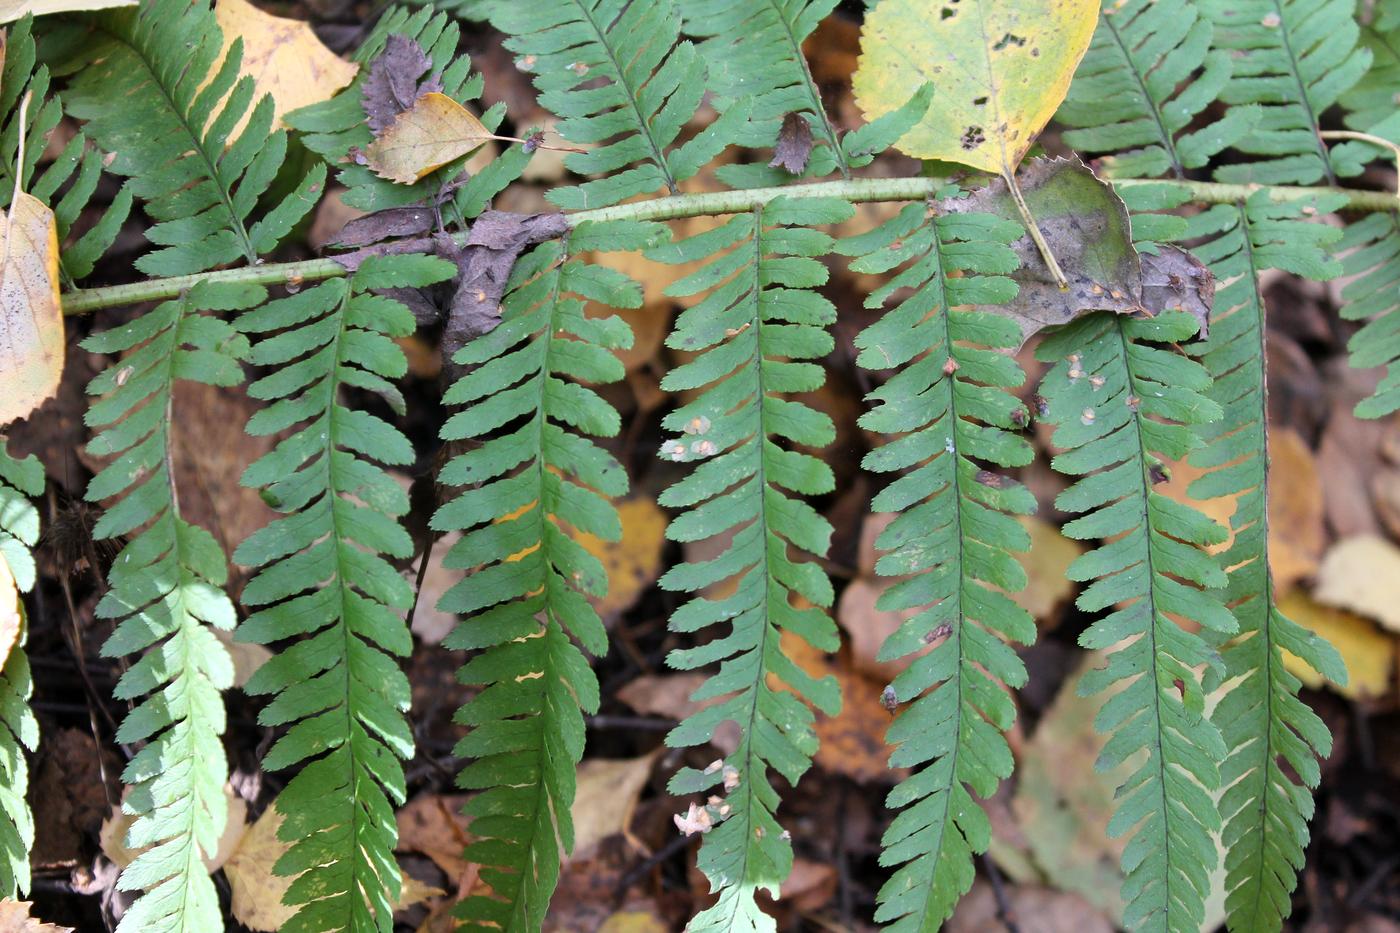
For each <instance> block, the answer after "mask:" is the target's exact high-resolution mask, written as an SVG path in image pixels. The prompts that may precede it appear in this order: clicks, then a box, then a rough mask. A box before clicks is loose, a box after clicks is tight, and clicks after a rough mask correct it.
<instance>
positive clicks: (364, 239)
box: [332, 206, 434, 247]
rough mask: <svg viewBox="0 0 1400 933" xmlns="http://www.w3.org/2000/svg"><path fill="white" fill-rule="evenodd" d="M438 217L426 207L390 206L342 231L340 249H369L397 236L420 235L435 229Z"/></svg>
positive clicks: (334, 242)
mask: <svg viewBox="0 0 1400 933" xmlns="http://www.w3.org/2000/svg"><path fill="white" fill-rule="evenodd" d="M433 220H434V215H433V212H432V210H430V209H429V208H426V207H422V206H418V207H390V208H385V209H384V210H382V211H375V212H374V213H373V214H366V215H364V216H363V217H356V218H354V219H353V220H351V221H350V222H349V223H347V224H346V225H345V226H343V227H341V228H340V233H338V234H336V237H335V239H334V240H333V241H332V243H333V244H334V245H336V246H351V247H359V246H369V245H370V244H371V243H382V242H383V241H385V240H391V239H394V238H396V237H405V236H420V235H422V234H424V233H427V232H428V231H429V230H431V229H433Z"/></svg>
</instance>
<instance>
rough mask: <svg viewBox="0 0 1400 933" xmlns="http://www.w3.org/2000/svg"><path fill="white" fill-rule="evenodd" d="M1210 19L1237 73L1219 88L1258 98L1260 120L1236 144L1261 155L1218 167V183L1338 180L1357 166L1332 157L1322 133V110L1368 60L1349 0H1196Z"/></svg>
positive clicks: (1238, 100)
mask: <svg viewBox="0 0 1400 933" xmlns="http://www.w3.org/2000/svg"><path fill="white" fill-rule="evenodd" d="M1199 4H1200V9H1201V12H1202V13H1203V14H1204V15H1205V16H1206V17H1207V18H1208V19H1210V20H1211V21H1212V22H1213V23H1214V24H1215V47H1216V48H1218V49H1222V50H1224V51H1226V52H1228V53H1230V55H1231V57H1232V58H1233V60H1234V71H1233V74H1232V76H1231V78H1230V82H1229V84H1227V85H1226V87H1225V89H1224V90H1223V91H1222V92H1221V94H1220V99H1221V100H1222V101H1224V102H1225V103H1227V104H1257V105H1259V106H1260V108H1261V110H1262V114H1261V116H1260V118H1259V122H1258V123H1257V124H1256V125H1255V126H1254V128H1253V129H1252V130H1251V131H1250V132H1249V133H1247V134H1246V135H1245V136H1244V137H1243V138H1242V139H1239V140H1237V141H1236V142H1235V143H1234V144H1233V145H1234V147H1235V148H1236V149H1238V150H1239V151H1241V152H1244V153H1247V154H1249V155H1253V156H1262V157H1263V158H1262V159H1261V160H1259V161H1252V162H1248V163H1245V164H1241V165H1227V166H1224V167H1222V168H1220V169H1217V170H1216V173H1215V174H1216V177H1217V178H1219V179H1220V180H1222V181H1227V182H1236V183H1256V184H1261V185H1310V184H1315V183H1317V182H1325V183H1327V184H1331V185H1335V184H1336V183H1337V176H1339V175H1344V174H1354V173H1355V172H1356V171H1359V167H1357V166H1347V165H1344V164H1340V163H1338V162H1336V161H1334V160H1333V159H1332V158H1331V157H1330V156H1329V154H1328V151H1327V146H1326V144H1325V143H1324V142H1323V140H1322V137H1321V136H1319V135H1318V134H1319V132H1320V131H1321V129H1322V127H1321V125H1320V123H1321V119H1322V113H1323V112H1324V111H1325V110H1327V108H1329V107H1331V106H1332V105H1333V104H1335V103H1336V102H1337V101H1338V99H1339V98H1340V97H1341V96H1342V94H1343V93H1345V92H1346V91H1347V90H1348V89H1350V88H1351V87H1352V85H1354V84H1356V82H1357V81H1359V80H1360V79H1361V77H1362V76H1363V75H1364V74H1365V73H1366V70H1367V69H1368V68H1369V67H1370V65H1371V53H1370V51H1369V50H1368V49H1366V48H1363V47H1360V46H1358V44H1357V40H1358V38H1359V34H1360V30H1359V27H1358V26H1357V24H1356V20H1355V19H1354V17H1353V15H1352V14H1353V11H1354V10H1355V3H1354V0H1199Z"/></svg>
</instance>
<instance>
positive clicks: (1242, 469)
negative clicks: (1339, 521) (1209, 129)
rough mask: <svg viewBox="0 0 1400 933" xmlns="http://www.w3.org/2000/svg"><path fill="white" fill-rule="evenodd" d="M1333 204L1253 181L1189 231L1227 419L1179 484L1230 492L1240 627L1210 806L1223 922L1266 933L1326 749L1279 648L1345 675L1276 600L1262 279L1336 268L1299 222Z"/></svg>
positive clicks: (1209, 435) (1208, 354) (1298, 858)
mask: <svg viewBox="0 0 1400 933" xmlns="http://www.w3.org/2000/svg"><path fill="white" fill-rule="evenodd" d="M1335 206H1336V205H1333V204H1326V203H1323V204H1317V203H1313V204H1304V203H1292V204H1271V203H1270V202H1269V200H1268V197H1267V192H1260V193H1259V194H1256V195H1255V196H1254V197H1252V198H1250V200H1249V202H1248V203H1247V204H1245V205H1233V204H1231V205H1220V206H1218V207H1215V208H1212V209H1211V210H1209V211H1207V212H1205V213H1204V214H1202V215H1199V216H1198V217H1196V218H1193V222H1192V228H1193V229H1192V231H1191V232H1192V233H1198V234H1199V233H1205V232H1209V233H1210V234H1212V235H1213V236H1214V238H1213V239H1211V240H1210V241H1209V242H1208V243H1206V244H1205V245H1203V246H1201V247H1199V248H1198V250H1197V255H1198V257H1199V258H1200V259H1201V260H1203V261H1205V262H1207V263H1209V264H1210V267H1211V269H1212V271H1214V273H1215V276H1216V279H1217V280H1218V281H1219V282H1221V283H1223V284H1222V285H1221V286H1220V287H1219V288H1218V289H1217V291H1216V297H1215V311H1214V314H1213V316H1212V320H1211V333H1210V337H1209V339H1208V340H1204V341H1202V342H1201V343H1200V344H1199V345H1197V346H1196V347H1195V348H1194V349H1193V352H1195V353H1197V354H1199V355H1200V357H1201V360H1202V362H1203V363H1204V364H1205V366H1206V369H1207V370H1208V371H1209V372H1210V374H1211V376H1212V378H1213V380H1214V384H1213V386H1212V388H1211V390H1210V392H1209V393H1208V394H1209V396H1210V398H1212V399H1213V400H1214V401H1215V402H1216V403H1217V404H1218V405H1220V407H1221V409H1222V411H1223V412H1224V416H1223V417H1222V418H1221V419H1220V420H1219V421H1217V422H1215V423H1213V424H1210V425H1207V426H1205V427H1204V429H1203V434H1204V436H1205V438H1206V440H1207V445H1206V447H1205V448H1204V449H1202V450H1198V451H1196V452H1195V453H1194V454H1193V455H1192V458H1191V459H1192V462H1193V463H1195V464H1197V465H1198V466H1202V467H1206V468H1209V469H1210V470H1211V472H1209V473H1207V474H1206V475H1205V476H1203V477H1201V478H1200V479H1198V480H1196V481H1195V482H1194V483H1192V484H1191V487H1190V494H1191V495H1192V496H1195V497H1197V498H1213V497H1216V496H1224V495H1237V498H1236V505H1235V512H1234V515H1233V516H1232V517H1231V520H1230V524H1231V526H1232V528H1233V529H1234V539H1233V541H1232V542H1231V544H1230V547H1229V548H1228V549H1227V550H1226V551H1225V552H1224V553H1223V554H1222V555H1221V558H1220V562H1221V565H1222V566H1223V567H1225V568H1226V570H1227V571H1228V574H1229V585H1228V588H1227V589H1226V600H1227V603H1228V605H1229V606H1230V610H1231V612H1232V613H1233V614H1234V616H1235V618H1236V619H1237V620H1238V621H1239V626H1240V634H1239V637H1238V638H1236V639H1233V640H1232V641H1230V642H1229V643H1228V645H1227V646H1226V647H1225V649H1224V651H1223V657H1224V662H1225V680H1226V686H1225V692H1224V694H1223V695H1222V696H1221V697H1220V699H1219V702H1218V704H1217V705H1216V707H1215V710H1214V712H1213V714H1212V718H1213V719H1214V720H1215V721H1216V723H1217V724H1218V725H1219V727H1220V732H1221V735H1222V736H1223V737H1224V739H1225V745H1226V748H1228V749H1229V754H1228V757H1226V758H1225V759H1224V761H1223V762H1222V764H1221V766H1220V777H1221V785H1222V787H1224V788H1225V792H1224V794H1223V796H1222V797H1221V800H1220V809H1221V812H1222V814H1223V816H1224V820H1225V825H1224V830H1223V833H1222V841H1223V842H1224V844H1225V846H1226V849H1227V854H1226V857H1225V867H1226V878H1225V888H1226V891H1227V897H1226V901H1225V906H1226V911H1227V919H1228V922H1229V927H1230V929H1231V930H1232V931H1249V933H1276V931H1277V930H1279V929H1280V928H1281V926H1282V924H1283V918H1285V917H1287V916H1288V914H1289V912H1290V910H1291V907H1292V905H1291V903H1290V898H1289V894H1290V893H1291V892H1292V890H1293V888H1294V886H1295V885H1296V883H1297V878H1296V874H1297V869H1298V868H1299V867H1300V866H1301V865H1302V863H1303V849H1304V848H1305V847H1306V845H1307V840H1308V827H1307V821H1308V820H1309V819H1310V818H1311V817H1312V814H1313V802H1312V796H1311V794H1310V793H1309V789H1311V788H1314V787H1316V786H1317V782H1318V779H1319V777H1320V773H1319V769H1318V765H1317V760H1316V757H1317V756H1323V757H1325V756H1326V755H1328V754H1329V753H1330V750H1331V747H1332V738H1331V736H1330V735H1329V734H1328V732H1327V727H1326V725H1324V724H1323V722H1322V720H1321V719H1319V718H1318V717H1317V715H1316V714H1315V713H1313V711H1312V710H1310V709H1308V707H1307V706H1306V705H1305V704H1304V703H1303V702H1302V701H1301V700H1300V699H1299V698H1298V687H1299V682H1298V678H1297V677H1295V676H1294V675H1293V674H1292V673H1290V672H1289V671H1288V669H1287V668H1286V667H1285V666H1284V663H1283V652H1285V651H1287V652H1289V653H1290V654H1293V655H1295V656H1296V657H1298V658H1301V659H1302V660H1303V661H1305V662H1306V663H1307V664H1308V665H1310V666H1311V667H1313V668H1314V669H1316V670H1317V671H1318V672H1320V673H1322V674H1323V675H1324V676H1325V677H1327V678H1328V679H1330V680H1332V681H1334V682H1336V683H1344V682H1345V681H1346V667H1345V666H1344V664H1343V663H1342V659H1341V657H1340V656H1339V655H1338V654H1337V652H1336V650H1335V649H1334V648H1332V646H1331V645H1329V644H1327V642H1326V641H1325V640H1324V639H1322V638H1320V637H1319V636H1317V635H1316V634H1314V633H1312V632H1309V631H1307V630H1305V629H1303V628H1301V627H1300V626H1299V625H1297V624H1296V623H1295V622H1293V621H1292V620H1290V619H1289V618H1288V617H1286V616H1285V615H1284V614H1283V613H1282V612H1280V611H1279V608H1278V606H1277V604H1276V602H1275V595H1274V585H1273V579H1272V577H1271V575H1270V573H1269V540H1268V539H1269V535H1268V506H1267V492H1268V482H1269V462H1268V456H1267V450H1268V420H1267V418H1266V417H1265V411H1266V407H1265V398H1264V385H1265V383H1264V360H1265V350H1264V301H1263V296H1262V295H1261V294H1260V290H1259V274H1260V273H1261V272H1263V271H1264V270H1265V269H1271V268H1273V269H1285V270H1288V271H1291V272H1294V273H1297V274H1300V275H1305V276H1308V277H1310V278H1328V277H1331V276H1334V275H1336V274H1338V273H1339V272H1340V271H1341V267H1340V265H1339V264H1338V263H1337V262H1336V260H1334V259H1331V258H1330V257H1328V255H1327V253H1326V248H1327V247H1328V246H1329V245H1330V244H1332V243H1335V242H1336V240H1337V238H1338V236H1340V232H1339V231H1338V230H1336V229H1335V228H1333V227H1329V226H1326V225H1324V224H1317V223H1308V222H1306V221H1304V220H1302V218H1303V217H1305V216H1306V215H1307V214H1309V213H1313V212H1315V211H1317V210H1323V211H1326V210H1330V209H1332V208H1333V207H1335ZM1377 216H1382V215H1377ZM1285 764H1286V765H1287V769H1286V770H1285V767H1284V765H1285ZM1295 776H1296V777H1295Z"/></svg>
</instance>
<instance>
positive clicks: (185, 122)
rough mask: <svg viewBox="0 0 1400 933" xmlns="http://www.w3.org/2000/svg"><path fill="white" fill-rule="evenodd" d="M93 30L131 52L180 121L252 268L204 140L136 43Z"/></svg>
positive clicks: (254, 255) (249, 248) (251, 253)
mask: <svg viewBox="0 0 1400 933" xmlns="http://www.w3.org/2000/svg"><path fill="white" fill-rule="evenodd" d="M96 28H98V29H100V30H101V31H102V32H104V33H106V34H107V35H109V36H111V37H112V38H113V39H115V40H116V41H117V42H120V43H121V44H122V45H125V46H126V47H127V48H129V49H131V51H132V52H133V53H134V54H135V56H136V59H137V61H139V62H140V63H141V65H142V67H144V68H145V69H146V74H147V75H148V76H150V79H151V83H152V85H154V86H155V87H156V89H157V90H159V91H160V96H161V97H162V98H164V99H165V103H166V105H167V106H168V107H169V108H170V112H171V113H173V114H175V118H176V119H177V120H179V121H180V125H181V126H182V127H184V129H185V132H186V133H187V134H189V137H190V142H191V143H192V146H193V149H194V151H195V152H197V153H199V158H200V161H202V162H203V163H204V167H205V169H207V170H208V175H207V177H208V179H209V180H210V181H211V182H213V183H214V188H215V190H216V191H218V193H219V200H220V201H222V202H223V205H224V212H225V213H226V214H227V215H228V220H229V225H230V226H229V229H231V230H232V231H233V233H234V235H235V236H237V237H238V241H239V243H240V245H241V248H242V250H243V258H244V259H246V260H248V264H249V265H256V264H257V261H258V251H257V250H256V249H254V248H253V241H252V238H251V237H249V236H248V231H247V229H246V228H245V227H244V226H243V219H242V218H241V217H239V216H238V212H237V211H235V210H234V208H233V199H232V198H231V197H230V196H229V191H228V189H226V188H225V187H224V185H223V177H222V176H221V175H220V174H219V170H218V165H217V164H216V163H215V162H213V161H211V160H210V158H209V153H208V152H207V151H206V150H205V148H204V139H203V137H202V136H201V135H200V134H199V133H198V132H196V131H195V127H194V126H193V125H192V124H191V123H190V121H189V119H188V114H186V113H185V112H184V111H183V110H181V109H180V108H179V107H177V106H176V105H175V99H174V98H173V97H171V96H170V90H169V88H167V87H166V86H165V84H164V83H163V82H162V81H161V80H160V77H159V76H158V74H157V73H156V71H155V69H154V68H152V67H151V62H150V60H149V59H148V58H147V57H146V55H145V51H144V50H143V49H141V48H138V47H137V46H136V44H135V43H134V42H133V41H132V40H131V39H129V38H128V37H127V36H125V35H123V34H121V33H117V32H113V31H112V29H111V28H110V27H108V26H107V25H106V24H105V23H99V24H98V25H97V27H96ZM187 71H188V66H186V70H185V71H182V72H181V73H182V74H184V73H186V72H187Z"/></svg>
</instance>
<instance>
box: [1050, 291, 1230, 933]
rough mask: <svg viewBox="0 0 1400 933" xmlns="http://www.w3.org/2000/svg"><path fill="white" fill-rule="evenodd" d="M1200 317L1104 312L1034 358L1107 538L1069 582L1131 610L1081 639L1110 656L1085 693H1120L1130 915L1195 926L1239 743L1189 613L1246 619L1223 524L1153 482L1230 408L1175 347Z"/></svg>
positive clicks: (1224, 622)
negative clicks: (1210, 683)
mask: <svg viewBox="0 0 1400 933" xmlns="http://www.w3.org/2000/svg"><path fill="white" fill-rule="evenodd" d="M1195 332H1196V321H1195V319H1194V318H1192V317H1191V316H1190V315H1189V314H1187V313H1185V312H1182V311H1168V312H1165V313H1163V314H1161V315H1159V316H1158V317H1156V318H1152V319H1149V320H1129V319H1127V318H1121V317H1115V316H1114V315H1111V314H1107V313H1099V314H1094V315H1091V316H1089V317H1086V318H1081V319H1080V320H1078V321H1076V322H1074V323H1073V324H1070V325H1068V326H1066V327H1065V328H1064V329H1063V330H1061V331H1058V332H1056V333H1054V334H1051V335H1050V336H1048V337H1047V338H1046V339H1045V341H1044V342H1043V343H1042V344H1041V346H1040V348H1039V349H1038V350H1037V356H1038V357H1039V358H1040V359H1043V360H1046V361H1051V360H1053V361H1055V366H1054V368H1053V369H1052V370H1051V371H1050V372H1049V373H1048V374H1047V375H1046V377H1045V379H1044V381H1043V382H1042V384H1041V392H1042V393H1043V395H1044V396H1045V398H1046V399H1047V402H1048V405H1049V416H1050V419H1051V420H1052V421H1054V422H1055V423H1056V425H1057V427H1056V430H1055V435H1054V443H1055V445H1056V446H1057V447H1059V448H1061V449H1062V450H1063V452H1062V453H1060V454H1058V455H1057V456H1056V457H1055V458H1054V459H1053V461H1052V463H1053V466H1054V467H1055V469H1056V470H1058V471H1060V472H1062V473H1066V474H1068V475H1070V476H1077V477H1080V478H1079V479H1078V480H1077V481H1076V482H1075V483H1074V484H1073V485H1071V486H1070V487H1069V488H1068V489H1066V490H1064V491H1063V492H1062V493H1060V495H1059V496H1058V497H1057V498H1056V505H1057V506H1058V507H1059V508H1061V509H1063V510H1064V511H1066V512H1071V513H1085V514H1083V515H1081V517H1079V518H1076V519H1074V520H1072V521H1071V522H1069V523H1068V524H1066V525H1065V527H1064V532H1065V534H1067V535H1069V536H1070V537H1073V538H1079V539H1095V538H1096V539H1102V540H1104V541H1106V542H1107V543H1104V544H1101V545H1100V546H1099V547H1098V548H1096V549H1094V550H1092V551H1089V552H1087V553H1085V554H1083V555H1081V556H1080V557H1079V558H1078V559H1077V560H1076V561H1075V562H1074V564H1072V565H1071V567H1070V570H1069V575H1070V577H1071V578H1072V579H1076V580H1085V581H1093V582H1092V583H1090V585H1089V586H1088V587H1087V588H1086V589H1085V590H1084V591H1083V592H1082V593H1081V594H1080V596H1079V598H1078V600H1077V601H1076V605H1078V606H1079V608H1081V609H1083V610H1084V611H1086V612H1098V611H1101V610H1104V609H1108V608H1110V607H1115V606H1116V607H1118V608H1116V609H1114V610H1113V611H1112V612H1110V613H1109V614H1108V615H1105V616H1102V617H1101V618H1099V619H1098V620H1097V621H1095V622H1094V623H1093V624H1092V625H1091V626H1090V627H1089V628H1088V629H1087V630H1086V631H1085V632H1084V634H1083V635H1082V636H1080V644H1081V645H1083V646H1084V647H1085V648H1088V649H1109V650H1110V652H1111V653H1110V654H1109V655H1108V660H1107V663H1106V665H1105V666H1104V667H1102V668H1098V669H1096V670H1094V671H1091V672H1090V673H1089V674H1088V675H1086V676H1085V677H1084V679H1083V680H1082V681H1081V682H1080V685H1079V689H1080V692H1081V693H1082V694H1084V695H1090V694H1094V693H1098V692H1101V691H1112V696H1110V698H1109V699H1108V700H1107V701H1106V702H1105V703H1104V705H1103V708H1102V709H1101V710H1100V712H1099V714H1098V716H1097V718H1096V719H1095V723H1094V724H1095V727H1096V728H1097V729H1098V730H1099V731H1101V732H1106V733H1111V736H1110V738H1109V739H1108V741H1107V743H1106V744H1105V746H1104V749H1103V752H1102V753H1101V754H1100V755H1099V759H1098V761H1097V763H1096V765H1095V767H1096V768H1098V769H1102V770H1108V769H1111V768H1114V767H1116V766H1118V765H1120V764H1123V763H1125V762H1130V763H1131V765H1132V768H1133V771H1132V774H1131V776H1130V777H1129V778H1128V779H1127V780H1126V781H1125V782H1124V783H1123V785H1122V786H1121V787H1119V788H1118V792H1117V794H1116V797H1117V801H1118V805H1117V809H1116V812H1115V813H1114V816H1113V819H1112V820H1111V821H1110V823H1109V833H1110V835H1112V836H1122V835H1124V834H1127V833H1129V832H1132V833H1133V838H1132V839H1131V841H1129V843H1128V845H1127V848H1126V849H1125V850H1124V853H1123V859H1122V866H1123V871H1124V873H1125V874H1126V879H1125V881H1124V884H1123V897H1124V901H1125V902H1126V904H1127V906H1126V908H1125V911H1124V916H1123V926H1124V927H1126V928H1127V929H1129V930H1144V931H1163V933H1179V931H1180V933H1185V931H1190V933H1196V931H1198V930H1200V929H1201V925H1202V923H1203V922H1204V920H1205V900H1206V897H1207V896H1208V895H1209V893H1210V875H1211V872H1212V871H1213V870H1214V869H1215V867H1216V864H1217V861H1218V859H1217V854H1216V847H1215V840H1214V838H1213V835H1212V834H1213V833H1215V832H1216V831H1218V830H1219V828H1220V817H1219V814H1218V812H1217V810H1216V805H1215V800H1214V798H1213V794H1214V793H1215V792H1216V790H1217V789H1218V787H1219V784H1220V776H1219V770H1218V762H1220V761H1222V760H1224V758H1225V755H1226V748H1225V744H1224V742H1223V741H1222V740H1221V737H1220V732H1219V730H1218V729H1217V728H1216V726H1215V725H1214V724H1213V723H1212V722H1211V720H1210V719H1209V718H1208V717H1206V715H1205V694H1204V691H1203V689H1202V682H1201V676H1200V675H1199V674H1198V673H1197V669H1198V668H1200V667H1201V666H1202V665H1206V666H1209V667H1211V668H1212V669H1218V668H1219V666H1220V663H1221V662H1220V659H1219V657H1217V656H1216V654H1215V652H1214V651H1213V650H1212V649H1211V648H1210V646H1209V645H1208V644H1207V642H1206V641H1205V640H1204V639H1203V638H1202V637H1201V636H1200V635H1198V634H1195V633H1194V632H1193V631H1191V630H1188V629H1187V628H1184V627H1183V626H1182V625H1181V624H1180V623H1179V622H1178V621H1176V620H1178V619H1182V620H1191V621H1192V622H1195V623H1198V624H1199V625H1200V626H1201V627H1202V629H1204V630H1208V631H1210V632H1212V633H1218V634H1219V635H1228V634H1232V633H1234V631H1235V630H1236V624H1235V620H1234V619H1233V618H1232V617H1231V616H1230V613H1229V610H1227V609H1226V608H1225V607H1224V606H1223V605H1222V604H1221V602H1220V600H1219V597H1218V595H1217V594H1216V593H1215V592H1213V590H1215V589H1216V588H1218V587H1221V586H1223V585H1224V584H1225V574H1224V571H1222V570H1221V569H1220V567H1219V565H1218V564H1217V563H1216V561H1215V559H1214V558H1213V557H1212V556H1211V555H1210V554H1208V553H1206V552H1205V550H1204V546H1206V545H1213V544H1219V543H1220V542H1221V541H1222V540H1224V538H1225V529H1224V528H1222V527H1220V526H1219V525H1217V524H1216V523H1215V522H1213V521H1211V520H1210V519H1209V518H1207V517H1206V516H1204V515H1202V514H1201V513H1200V512H1198V511H1196V510H1195V509H1194V508H1192V507H1191V506H1189V505H1185V504H1182V503H1180V502H1176V501H1174V500H1172V499H1169V498H1167V497H1166V496H1163V495H1162V494H1160V493H1158V492H1157V491H1156V490H1154V489H1153V486H1154V485H1155V484H1156V483H1157V482H1158V481H1159V480H1160V479H1162V478H1164V474H1163V469H1164V468H1163V466H1162V462H1161V460H1159V459H1157V458H1158V457H1161V458H1165V459H1169V460H1179V459H1180V458H1182V457H1184V456H1186V454H1187V453H1188V452H1189V451H1191V450H1192V449H1194V448H1196V447H1198V446H1199V445H1200V438H1199V435H1198V433H1197V432H1198V430H1199V426H1200V425H1202V424H1208V423H1210V422H1212V421H1214V420H1215V419H1217V418H1219V417H1220V409H1219V407H1218V406H1217V405H1216V404H1215V403H1214V402H1212V401H1209V400H1208V399H1207V398H1205V397H1204V395H1202V392H1204V391H1205V390H1206V389H1207V388H1208V387H1209V386H1210V377H1209V375H1208V374H1207V373H1206V371H1205V370H1204V368H1202V367H1201V366H1200V364H1198V363H1197V362H1195V361H1194V360H1191V359H1189V358H1187V357H1185V356H1182V355H1180V354H1179V353H1177V352H1175V351H1174V349H1173V348H1172V347H1171V346H1170V345H1171V344H1173V343H1175V342H1179V341H1183V340H1186V339H1188V338H1190V337H1191V336H1192V335H1193V334H1194V333H1195Z"/></svg>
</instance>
